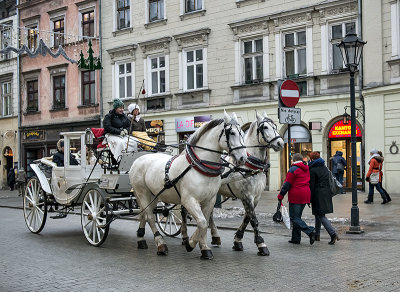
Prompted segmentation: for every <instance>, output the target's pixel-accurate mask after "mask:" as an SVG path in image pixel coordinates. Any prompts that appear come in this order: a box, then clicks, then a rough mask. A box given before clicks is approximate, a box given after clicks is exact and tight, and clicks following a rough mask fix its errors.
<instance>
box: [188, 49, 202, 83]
mask: <svg viewBox="0 0 400 292" xmlns="http://www.w3.org/2000/svg"><path fill="white" fill-rule="evenodd" d="M204 52H205V49H197V50H192V51H185V53H184V61H185V68H184V70H185V73H184V76H185V77H186V82H185V89H186V90H192V89H199V88H203V86H204V85H203V83H204V79H205V78H204V76H205V72H204V65H205V62H204V59H205V58H204V56H203V55H204Z"/></svg>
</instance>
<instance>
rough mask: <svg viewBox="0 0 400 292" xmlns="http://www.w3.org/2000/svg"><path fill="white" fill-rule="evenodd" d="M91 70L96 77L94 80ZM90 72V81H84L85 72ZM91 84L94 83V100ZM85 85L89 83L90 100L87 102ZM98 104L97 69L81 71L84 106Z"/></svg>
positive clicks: (82, 102) (82, 101)
mask: <svg viewBox="0 0 400 292" xmlns="http://www.w3.org/2000/svg"><path fill="white" fill-rule="evenodd" d="M90 72H93V74H94V78H93V80H92V79H91V78H90ZM86 73H89V81H84V79H85V74H86ZM91 84H94V92H93V100H91V99H92V98H91V97H92V95H91V93H92V89H91ZM85 85H89V99H90V100H89V102H88V103H86V102H85ZM95 104H96V70H87V71H82V72H81V105H82V106H91V105H95Z"/></svg>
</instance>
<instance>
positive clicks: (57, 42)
mask: <svg viewBox="0 0 400 292" xmlns="http://www.w3.org/2000/svg"><path fill="white" fill-rule="evenodd" d="M60 21H62V25H63V26H62V27H61V26H60V28H56V23H57V22H60ZM51 22H52V24H53V26H52V27H53V34H54V36H53V38H52V40H53V47H54V48H58V46H59V45H61V46H64V45H65V37H64V36H65V18H64V17H62V18H56V19H52V20H51ZM57 36H58V37H61V40H60V39H58V40H57Z"/></svg>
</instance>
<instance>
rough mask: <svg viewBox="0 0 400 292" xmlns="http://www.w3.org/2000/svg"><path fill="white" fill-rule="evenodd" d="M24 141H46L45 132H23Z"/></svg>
mask: <svg viewBox="0 0 400 292" xmlns="http://www.w3.org/2000/svg"><path fill="white" fill-rule="evenodd" d="M22 140H24V141H38V140H44V130H34V131H26V132H22Z"/></svg>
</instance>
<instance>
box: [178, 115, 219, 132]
mask: <svg viewBox="0 0 400 292" xmlns="http://www.w3.org/2000/svg"><path fill="white" fill-rule="evenodd" d="M210 120H211V116H198V117H186V118H176V119H175V130H176V131H177V132H178V133H179V132H194V131H195V130H196V129H197V128H200V127H201V125H203V124H204V123H205V122H208V121H210Z"/></svg>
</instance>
